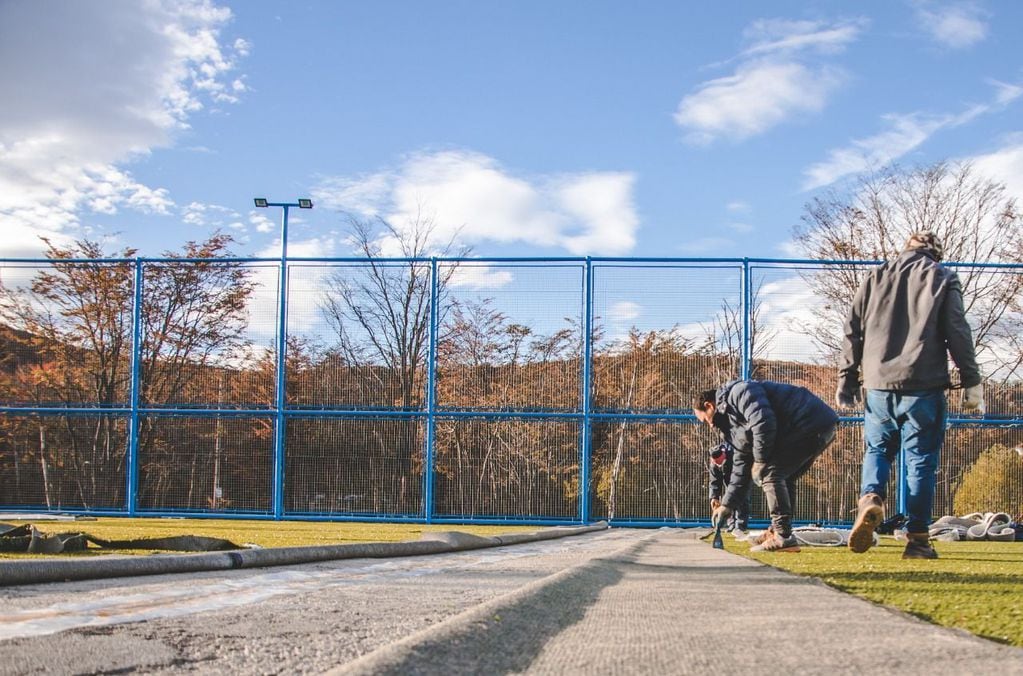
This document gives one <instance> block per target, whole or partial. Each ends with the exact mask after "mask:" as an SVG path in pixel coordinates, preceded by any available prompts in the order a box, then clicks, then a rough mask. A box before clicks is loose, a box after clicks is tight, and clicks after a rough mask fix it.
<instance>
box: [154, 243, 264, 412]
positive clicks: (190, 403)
mask: <svg viewBox="0 0 1023 676" xmlns="http://www.w3.org/2000/svg"><path fill="white" fill-rule="evenodd" d="M277 275H278V271H277V269H276V268H273V267H269V266H266V265H262V266H259V265H251V264H244V263H231V262H224V261H211V262H194V263H193V262H173V263H147V264H146V265H145V266H144V268H143V278H142V289H143V296H142V298H143V300H142V353H141V363H140V369H139V370H140V378H141V382H140V389H139V400H140V401H141V403H142V405H143V406H149V407H203V408H270V407H272V406H273V404H274V368H275V364H276V358H275V357H274V342H275V341H274V335H275V333H276V328H275V318H276V316H277V309H276V305H275V304H276V300H275V299H276V298H277Z"/></svg>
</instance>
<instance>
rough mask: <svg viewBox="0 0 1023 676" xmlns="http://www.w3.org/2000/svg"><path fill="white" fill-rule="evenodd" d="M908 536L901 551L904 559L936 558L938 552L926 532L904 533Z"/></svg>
mask: <svg viewBox="0 0 1023 676" xmlns="http://www.w3.org/2000/svg"><path fill="white" fill-rule="evenodd" d="M906 537H907V538H908V540H907V542H906V549H905V551H903V552H902V558H904V559H936V558H938V552H936V551H934V547H932V546H931V538H930V536H929V535H928V534H927V533H906Z"/></svg>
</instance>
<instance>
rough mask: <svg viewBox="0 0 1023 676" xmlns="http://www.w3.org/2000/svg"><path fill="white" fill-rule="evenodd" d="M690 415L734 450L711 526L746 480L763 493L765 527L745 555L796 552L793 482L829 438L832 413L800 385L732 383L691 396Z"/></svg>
mask: <svg viewBox="0 0 1023 676" xmlns="http://www.w3.org/2000/svg"><path fill="white" fill-rule="evenodd" d="M693 413H694V414H695V415H696V418H697V419H698V420H700V422H703V423H706V424H707V425H710V426H711V427H714V428H716V429H717V430H718V431H719V432H721V435H722V437H723V438H724V440H725V441H726V442H728V443H729V444H731V445H732V447H733V448H734V449H735V452H734V454H733V456H732V473H731V480H730V481H729V483H728V488H727V489H726V490H725V494H724V496H723V497H722V498H721V505H720V506H719V507H718V508H717V509H715V510H714V516H713V517H712V519H713V522H714V525H715V526H717V525H719V524H720V525H722V526H723V525H724V524H725V523H726V522H727V521H728V517H730V516H731V515H732V512H734V511H735V510H736V509H738V508H739V506H740V505H741V504H742V500H744V499H745V497H746V493H747V492H748V491H749V481H750V478H752V479H753V481H754V482H756V483H757V484H759V485H760V486H762V487H763V489H764V497H765V498H766V499H767V509H768V511H769V512H770V514H771V528H770V529H769V532H768V534H767V535H766V537H765V538H764V539H763V541H762V542H759V543H758V544H757V545H756V546H754V547H752V548H751V549H750V551H758V552H760V551H762V552H776V551H791V552H798V551H799V543H798V542H797V541H796V538H795V536H793V535H792V503H793V499H794V498H795V495H794V493H793V490H792V486H793V482H794V481H795V480H796V479H798V478H799V477H801V476H802V475H803V474H805V473H806V471H807V470H808V469H810V465H812V464H813V461H814V460H816V459H817V458H818V457H820V455H821V454H822V453H823V452H824V449H826V448H827V447H828V444H830V443H831V442H832V441H833V440H834V438H835V430H836V428H837V427H838V416H837V415H836V414H835V412H834V411H832V410H831V407H829V406H828V405H827V404H825V403H824V402H823V401H821V400H820V399H819V398H818V397H816V396H815V395H814V394H813V393H812V392H810V391H809V390H808V389H806V388H805V387H795V386H793V385H786V384H785V383H775V382H771V381H763V382H758V381H755V380H733V381H731V382H728V383H725V384H724V385H722V386H721V387H719V388H718V389H717V390H704V391H703V392H701V393H700V394H699V395H697V397H696V400H695V401H694V402H693Z"/></svg>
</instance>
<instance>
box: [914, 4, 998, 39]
mask: <svg viewBox="0 0 1023 676" xmlns="http://www.w3.org/2000/svg"><path fill="white" fill-rule="evenodd" d="M931 6H932V4H925V3H922V2H921V3H918V4H917V8H916V16H917V19H918V21H919V22H920V25H921V27H922V28H923V29H924V30H925V31H926V32H927V33H928V34H930V36H931V37H932V38H933V39H934V40H936V41H937V42H939V43H941V44H942V45H944V46H946V47H951V48H952V49H962V48H964V47H970V46H972V45H975V44H977V43H978V42H980V41H982V40H983V39H984V38H986V37H987V28H988V27H987V22H986V21H985V18H986V13H985V12H984V11H983V10H982V9H981V8H980V7H978V6H977V5H975V4H973V3H969V2H958V3H956V4H949V5H947V6H945V7H939V8H935V9H933V10H932V9H931Z"/></svg>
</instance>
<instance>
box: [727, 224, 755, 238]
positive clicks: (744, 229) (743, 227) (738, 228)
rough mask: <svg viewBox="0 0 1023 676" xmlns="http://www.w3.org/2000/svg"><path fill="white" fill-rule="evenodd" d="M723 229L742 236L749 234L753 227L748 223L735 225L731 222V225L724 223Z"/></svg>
mask: <svg viewBox="0 0 1023 676" xmlns="http://www.w3.org/2000/svg"><path fill="white" fill-rule="evenodd" d="M725 227H727V228H728V229H729V230H733V231H735V232H738V233H740V234H743V235H745V234H748V233H751V232H753V230H754V228H753V226H752V225H750V224H749V223H735V222H733V223H726V224H725Z"/></svg>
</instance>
